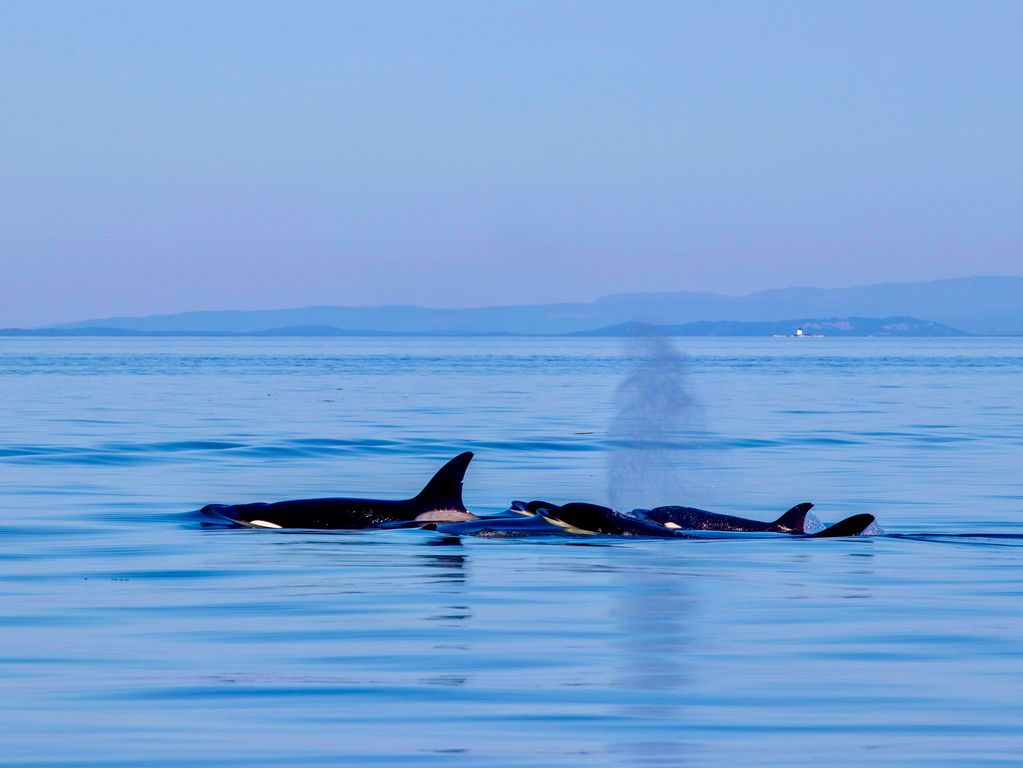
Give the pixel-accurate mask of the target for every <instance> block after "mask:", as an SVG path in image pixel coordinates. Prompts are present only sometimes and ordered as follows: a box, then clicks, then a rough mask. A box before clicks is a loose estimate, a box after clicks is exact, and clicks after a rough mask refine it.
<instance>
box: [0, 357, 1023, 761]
mask: <svg viewBox="0 0 1023 768" xmlns="http://www.w3.org/2000/svg"><path fill="white" fill-rule="evenodd" d="M675 347H676V349H677V350H678V352H677V353H676V352H675V351H674V350H672V349H671V348H670V345H667V344H661V345H659V346H658V345H650V344H647V343H646V342H642V341H641V340H621V339H550V338H459V339H451V338H447V339H424V338H394V339H359V338H353V339H204V338H161V339H149V338H145V339H138V338H135V339H89V338H86V339H33V338H3V339H0V403H2V408H3V410H2V414H3V415H2V422H0V424H2V430H0V513H2V518H0V536H2V539H0V540H2V548H0V606H2V609H0V691H2V696H0V764H3V765H4V766H33V767H41V766H186V765H187V766H191V765H204V766H334V765H353V766H355V765H357V766H364V765H365V766H410V765H415V766H445V767H448V766H451V767H457V766H495V767H500V766H589V767H593V766H722V765H755V766H822V765H827V766H866V765H869V766H1018V765H1023V386H1021V383H1023V339H1010V338H1004V339H950V340H944V339H942V340H925V339H920V340H917V339H912V340H904V339H831V338H821V339H809V338H807V339H791V338H755V339H754V338H746V339H685V340H679V341H677V342H676V343H675ZM646 383H650V384H651V386H649V387H645V384H646ZM464 450H471V451H474V452H475V453H476V458H475V460H474V461H473V463H472V465H471V466H470V468H469V472H468V475H467V478H466V484H465V501H466V503H467V505H468V506H469V508H470V509H472V510H474V511H477V512H481V513H496V512H499V511H501V510H502V509H505V508H506V507H507V505H508V503H509V502H510V501H511V500H512V499H527V500H528V499H532V498H541V499H548V500H550V501H552V502H567V501H572V500H582V501H592V502H597V503H608V502H609V501H613V502H614V503H615V504H616V505H617V506H620V507H624V508H631V507H634V506H649V505H651V504H657V503H679V504H688V505H693V506H699V507H704V508H707V509H711V510H715V511H719V512H726V513H731V514H739V515H744V516H748V517H756V518H758V519H764V520H767V519H773V518H775V517H777V516H778V515H780V514H781V513H782V512H783V511H785V510H786V509H787V508H789V507H790V506H792V505H793V504H796V503H797V502H802V501H812V502H814V503H815V504H816V507H815V509H814V513H815V514H816V515H817V516H818V517H819V518H820V519H821V520H823V521H825V522H831V521H835V520H838V519H840V518H843V517H846V516H848V515H852V514H856V513H860V512H869V513H871V514H873V515H875V516H876V517H877V519H878V522H879V523H880V524H881V525H882V526H883V528H884V529H885V531H886V532H887V534H888V535H885V536H875V537H862V538H852V539H833V540H828V539H802V538H797V537H786V536H766V535H757V536H727V537H724V538H720V539H701V540H647V539H638V538H610V537H608V538H597V537H585V538H583V537H579V538H553V539H542V540H529V539H472V538H466V539H462V540H460V541H459V540H454V541H452V540H450V539H445V538H443V537H441V536H439V535H438V534H435V533H430V532H426V531H413V530H404V531H354V532H315V531H313V532H306V531H272V530H247V529H245V530H236V529H221V528H204V527H203V526H201V525H200V524H199V523H198V522H197V520H196V518H195V516H194V514H191V513H193V512H194V510H196V509H198V508H199V507H201V506H202V505H204V504H207V503H210V502H226V503H232V502H239V503H240V502H250V501H272V500H280V499H289V498H302V497H311V496H325V495H338V496H369V497H383V498H404V497H408V496H411V495H414V494H415V493H416V492H417V491H418V490H419V488H420V487H421V486H422V485H423V484H424V483H425V482H426V480H427V479H428V478H429V477H430V475H432V473H433V472H434V471H435V470H436V469H437V468H438V467H439V466H440V465H441V464H442V463H443V462H444V461H446V460H447V459H449V458H451V457H452V456H454V455H455V454H457V453H459V452H461V451H464Z"/></svg>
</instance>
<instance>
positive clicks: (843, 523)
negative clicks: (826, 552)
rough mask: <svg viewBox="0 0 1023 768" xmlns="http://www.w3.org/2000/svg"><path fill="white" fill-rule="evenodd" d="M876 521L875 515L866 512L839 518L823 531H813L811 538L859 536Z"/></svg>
mask: <svg viewBox="0 0 1023 768" xmlns="http://www.w3.org/2000/svg"><path fill="white" fill-rule="evenodd" d="M872 522H874V516H873V515H868V514H866V513H863V514H859V515H853V516H852V517H847V518H846V519H845V520H839V521H838V522H837V523H835V524H834V525H832V526H830V527H828V528H825V529H824V530H823V531H817V533H811V534H810V536H809V538H811V539H831V538H836V537H839V536H859V535H860V534H861V533H863V532H864V531H865V530H867V526H869V525H870V524H871V523H872Z"/></svg>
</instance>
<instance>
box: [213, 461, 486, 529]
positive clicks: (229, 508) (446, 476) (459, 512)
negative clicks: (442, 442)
mask: <svg viewBox="0 0 1023 768" xmlns="http://www.w3.org/2000/svg"><path fill="white" fill-rule="evenodd" d="M472 456H473V454H472V452H471V451H466V452H465V453H461V454H459V455H458V456H455V458H453V459H451V461H449V462H448V463H447V464H445V465H444V466H443V467H441V468H440V469H439V470H438V471H437V474H435V475H434V476H433V479H431V480H430V482H428V483H427V484H426V487H424V488H423V490H422V491H420V492H419V493H418V494H417V495H416V496H413V497H412V498H411V499H404V500H401V501H390V500H385V499H341V498H338V499H335V498H329V499H297V500H294V501H277V502H272V503H269V504H265V503H256V504H207V505H206V506H205V507H203V508H202V509H201V510H200V512H201V513H202V514H204V515H207V516H211V517H219V518H222V519H225V520H229V521H231V522H234V523H237V524H238V525H243V526H247V527H250V528H325V529H357V528H373V527H377V526H380V525H384V524H387V523H397V522H409V523H413V524H414V523H417V522H419V523H425V522H431V521H433V522H453V521H460V520H476V519H477V517H476V515H474V514H472V513H471V512H469V511H468V510H467V509H466V508H465V504H463V503H462V479H463V478H464V476H465V471H466V469H468V467H469V462H470V461H472Z"/></svg>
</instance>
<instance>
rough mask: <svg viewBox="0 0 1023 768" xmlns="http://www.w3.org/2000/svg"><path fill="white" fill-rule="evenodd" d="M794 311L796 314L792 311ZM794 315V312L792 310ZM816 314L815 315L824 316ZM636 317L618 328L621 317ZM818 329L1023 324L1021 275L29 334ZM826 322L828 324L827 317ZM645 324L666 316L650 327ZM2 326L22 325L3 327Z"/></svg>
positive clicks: (908, 331) (88, 323)
mask: <svg viewBox="0 0 1023 768" xmlns="http://www.w3.org/2000/svg"><path fill="white" fill-rule="evenodd" d="M792 318H797V319H792ZM798 318H802V319H798ZM822 318H823V319H822ZM635 323H641V324H644V325H642V326H632V327H631V328H630V329H629V330H627V331H625V330H623V326H625V324H635ZM799 324H802V325H803V327H804V328H806V329H807V330H809V329H810V327H816V326H814V324H818V325H819V326H820V330H819V332H821V333H825V334H826V335H928V336H930V335H956V334H963V333H966V334H993V335H1017V334H1023V277H997V276H991V277H968V278H959V279H953V280H937V281H933V282H925V283H885V284H880V285H868V286H861V287H857V288H835V289H823V288H785V289H779V290H771V291H761V292H760V293H754V294H750V295H749V296H741V297H733V296H722V295H717V294H710V293H687V292H676V293H633V294H616V295H613V296H605V297H603V298H600V299H597V300H596V301H592V302H587V303H570V304H543V305H533V306H530V305H524V306H507V307H482V308H477V309H430V308H426V307H414V306H378V307H331V306H322V307H306V308H302V309H275V310H256V311H215V312H184V313H180V314H173V315H153V316H150V317H113V318H105V319H99V320H83V321H80V322H75V323H64V324H61V325H56V326H51V327H49V328H46V329H35V330H34V331H32V332H31V333H32V335H97V334H104V335H127V334H145V335H149V334H154V335H165V334H167V335H169V334H174V335H180V334H188V335H193V334H194V335H219V334H227V335H235V334H244V335H282V336H324V335H332V336H338V335H385V336H386V335H480V334H482V335H490V334H513V335H531V334H541V335H568V334H573V335H575V334H584V335H622V334H623V333H626V332H628V333H636V332H647V333H652V332H657V333H666V334H671V335H749V334H752V335H764V334H768V335H769V334H771V333H791V332H792V331H793V330H794V328H795V326H796V325H799ZM828 324H830V325H828ZM651 326H669V327H670V329H659V330H658V329H654V328H651ZM3 333H6V334H7V335H13V334H14V333H27V332H26V331H15V330H8V331H6V332H3Z"/></svg>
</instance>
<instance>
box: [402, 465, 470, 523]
mask: <svg viewBox="0 0 1023 768" xmlns="http://www.w3.org/2000/svg"><path fill="white" fill-rule="evenodd" d="M470 461H472V451H466V452H465V453H460V454H458V455H457V456H455V458H453V459H452V460H451V461H449V462H448V463H447V464H445V465H444V466H443V467H441V468H440V469H438V470H437V474H436V475H434V476H433V479H431V480H430V482H428V483H427V484H426V487H425V488H423V490H421V491H420V492H419V495H418V496H416V498H415V501H417V502H419V503H420V504H422V505H423V506H424V507H426V508H427V509H457V510H459V511H460V512H464V511H465V504H463V503H462V478H464V477H465V470H466V469H468V468H469V462H470Z"/></svg>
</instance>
